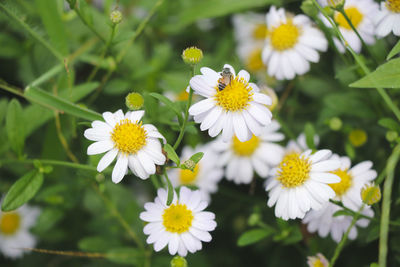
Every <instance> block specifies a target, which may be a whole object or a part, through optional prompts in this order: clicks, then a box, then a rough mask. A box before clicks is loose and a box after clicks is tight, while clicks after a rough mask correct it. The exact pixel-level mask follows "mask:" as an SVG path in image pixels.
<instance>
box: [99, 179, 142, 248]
mask: <svg viewBox="0 0 400 267" xmlns="http://www.w3.org/2000/svg"><path fill="white" fill-rule="evenodd" d="M93 188H94V190H95V191H96V193H97V194H98V195H99V196H100V197H101V199H102V200H103V201H104V203H105V204H106V206H107V208H108V210H109V211H110V212H111V214H112V215H113V216H114V217H115V218H116V219H117V221H118V222H119V224H120V225H121V226H122V227H123V228H124V229H125V230H126V231H127V233H128V235H129V236H130V237H131V238H132V239H133V241H135V243H136V244H137V246H138V247H140V248H142V249H144V245H143V243H142V241H141V240H140V238H139V237H138V236H137V234H136V233H135V232H134V231H133V230H132V228H131V227H130V226H129V224H128V223H127V222H126V221H125V219H124V218H123V217H122V215H121V213H119V211H118V210H117V208H116V207H115V205H114V204H113V203H112V202H111V200H110V199H109V198H108V197H106V196H105V195H104V194H103V193H102V192H101V190H100V189H99V187H98V186H97V185H96V184H93Z"/></svg>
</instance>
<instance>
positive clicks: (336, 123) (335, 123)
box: [329, 117, 343, 131]
mask: <svg viewBox="0 0 400 267" xmlns="http://www.w3.org/2000/svg"><path fill="white" fill-rule="evenodd" d="M342 125H343V123H342V120H341V119H340V118H338V117H333V118H332V119H330V121H329V127H330V128H331V129H332V130H333V131H339V130H340V129H341V128H342Z"/></svg>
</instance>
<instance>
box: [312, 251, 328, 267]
mask: <svg viewBox="0 0 400 267" xmlns="http://www.w3.org/2000/svg"><path fill="white" fill-rule="evenodd" d="M307 264H308V267H328V266H329V262H328V260H327V259H326V258H325V257H324V255H322V254H321V253H317V255H315V256H308V257H307Z"/></svg>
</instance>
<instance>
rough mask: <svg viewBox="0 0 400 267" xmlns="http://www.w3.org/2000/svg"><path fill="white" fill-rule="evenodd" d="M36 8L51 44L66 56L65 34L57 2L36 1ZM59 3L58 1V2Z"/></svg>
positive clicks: (54, 0)
mask: <svg viewBox="0 0 400 267" xmlns="http://www.w3.org/2000/svg"><path fill="white" fill-rule="evenodd" d="M35 2H36V7H37V10H38V11H39V14H40V18H41V19H42V22H43V24H44V26H45V28H46V31H47V33H48V35H49V37H50V41H51V43H53V45H54V46H55V47H56V48H57V49H58V50H59V51H60V52H61V53H62V54H63V55H67V54H68V42H67V34H66V31H65V27H64V23H63V21H62V20H61V14H60V12H59V10H60V9H59V8H58V6H57V1H56V0H53V1H48V0H36V1H35ZM58 2H59V1H58Z"/></svg>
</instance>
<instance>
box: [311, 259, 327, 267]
mask: <svg viewBox="0 0 400 267" xmlns="http://www.w3.org/2000/svg"><path fill="white" fill-rule="evenodd" d="M312 267H325V265H324V264H323V263H322V261H321V260H320V259H316V260H315V261H314V262H313V266H312Z"/></svg>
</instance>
